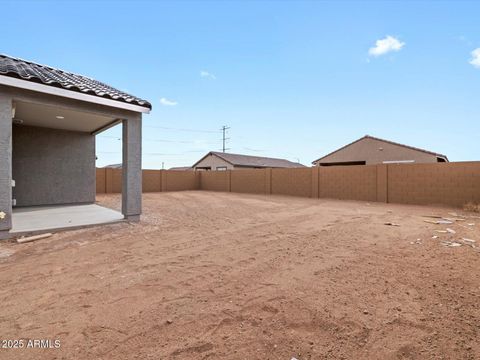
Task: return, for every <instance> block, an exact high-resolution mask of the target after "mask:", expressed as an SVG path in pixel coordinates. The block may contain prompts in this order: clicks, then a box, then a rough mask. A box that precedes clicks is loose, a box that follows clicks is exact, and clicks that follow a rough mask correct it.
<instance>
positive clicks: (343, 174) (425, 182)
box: [97, 162, 480, 207]
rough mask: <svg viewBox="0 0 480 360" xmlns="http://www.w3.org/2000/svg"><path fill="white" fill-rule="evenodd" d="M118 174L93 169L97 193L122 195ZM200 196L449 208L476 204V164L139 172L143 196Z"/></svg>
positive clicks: (479, 181) (479, 186) (479, 165)
mask: <svg viewBox="0 0 480 360" xmlns="http://www.w3.org/2000/svg"><path fill="white" fill-rule="evenodd" d="M121 177H122V170H121V169H108V168H101V169H97V193H119V192H121ZM182 190H205V191H221V192H235V193H247V194H265V195H290V196H301V197H310V198H331V199H344V200H362V201H372V202H373V201H378V202H388V203H398V204H418V205H434V204H439V205H440V204H441V205H449V206H455V207H461V206H463V205H464V204H466V203H470V202H472V203H476V204H478V203H480V162H455V163H435V164H388V165H358V166H328V167H312V168H298V169H254V170H229V171H205V172H194V171H171V170H143V192H165V191H182Z"/></svg>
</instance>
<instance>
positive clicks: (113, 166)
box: [103, 164, 123, 169]
mask: <svg viewBox="0 0 480 360" xmlns="http://www.w3.org/2000/svg"><path fill="white" fill-rule="evenodd" d="M122 167H123V165H122V164H111V165H106V166H104V167H103V168H104V169H121V168H122Z"/></svg>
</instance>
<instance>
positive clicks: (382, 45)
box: [368, 35, 405, 56]
mask: <svg viewBox="0 0 480 360" xmlns="http://www.w3.org/2000/svg"><path fill="white" fill-rule="evenodd" d="M404 46H405V43H404V42H401V41H400V40H398V39H396V38H394V37H393V36H390V35H387V37H386V38H385V39H380V40H377V41H375V46H374V47H372V48H370V49H369V50H368V54H369V55H370V56H380V55H384V54H386V53H389V52H392V51H400V50H401V49H402V48H403V47H404Z"/></svg>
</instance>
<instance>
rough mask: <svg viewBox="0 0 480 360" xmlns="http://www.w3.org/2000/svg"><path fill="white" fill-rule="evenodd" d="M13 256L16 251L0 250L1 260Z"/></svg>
mask: <svg viewBox="0 0 480 360" xmlns="http://www.w3.org/2000/svg"><path fill="white" fill-rule="evenodd" d="M13 254H14V251H12V250H9V249H0V259H1V258H6V257H9V256H12V255H13Z"/></svg>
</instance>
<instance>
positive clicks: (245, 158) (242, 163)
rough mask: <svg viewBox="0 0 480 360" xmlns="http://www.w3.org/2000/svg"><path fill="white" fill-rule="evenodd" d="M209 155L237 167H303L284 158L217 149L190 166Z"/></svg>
mask: <svg viewBox="0 0 480 360" xmlns="http://www.w3.org/2000/svg"><path fill="white" fill-rule="evenodd" d="M209 155H215V156H218V157H219V158H221V159H223V160H225V161H226V162H228V163H230V164H231V165H233V166H239V167H263V168H298V167H305V165H302V164H300V163H296V162H292V161H289V160H285V159H277V158H269V157H261V156H251V155H241V154H231V153H223V152H217V151H210V152H209V153H208V154H207V155H205V156H204V157H202V158H201V159H200V160H198V161H197V162H196V163H195V164H193V166H192V167H195V166H196V165H197V164H198V163H199V162H201V161H202V160H203V159H205V158H206V157H207V156H209Z"/></svg>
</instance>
